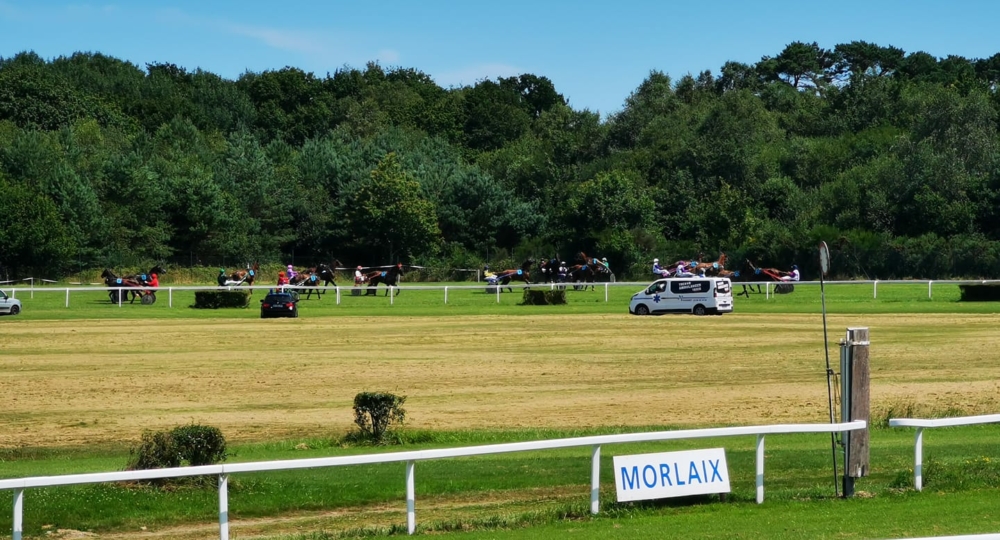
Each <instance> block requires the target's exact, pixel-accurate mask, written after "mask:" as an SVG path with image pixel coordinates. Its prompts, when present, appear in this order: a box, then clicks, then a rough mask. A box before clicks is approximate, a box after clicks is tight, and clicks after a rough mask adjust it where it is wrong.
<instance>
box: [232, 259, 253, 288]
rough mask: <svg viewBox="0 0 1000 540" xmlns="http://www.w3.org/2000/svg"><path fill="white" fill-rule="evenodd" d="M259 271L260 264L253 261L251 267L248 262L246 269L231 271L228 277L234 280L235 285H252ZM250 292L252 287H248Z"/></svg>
mask: <svg viewBox="0 0 1000 540" xmlns="http://www.w3.org/2000/svg"><path fill="white" fill-rule="evenodd" d="M259 273H260V264H258V263H253V266H252V267H251V266H250V264H249V263H247V268H246V270H237V271H235V272H233V273H232V274H231V275H230V276H229V279H230V281H235V282H236V284H237V285H243V284H244V283H246V284H247V286H248V287H252V286H253V282H254V280H256V279H257V274H259ZM250 294H253V289H250Z"/></svg>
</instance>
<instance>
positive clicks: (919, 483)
mask: <svg viewBox="0 0 1000 540" xmlns="http://www.w3.org/2000/svg"><path fill="white" fill-rule="evenodd" d="M913 488H914V489H916V490H917V491H923V489H924V428H917V436H916V441H915V443H914V445H913Z"/></svg>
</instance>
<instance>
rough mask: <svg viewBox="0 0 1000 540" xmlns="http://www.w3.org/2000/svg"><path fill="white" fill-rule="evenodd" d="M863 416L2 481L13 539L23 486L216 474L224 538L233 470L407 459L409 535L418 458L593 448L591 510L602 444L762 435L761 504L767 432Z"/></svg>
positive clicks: (18, 538) (816, 429)
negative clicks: (8, 493)
mask: <svg viewBox="0 0 1000 540" xmlns="http://www.w3.org/2000/svg"><path fill="white" fill-rule="evenodd" d="M866 427H867V424H866V423H865V422H864V421H863V420H858V421H855V422H845V423H841V424H776V425H768V426H741V427H726V428H708V429H688V430H678V431H655V432H647V433H625V434H619V435H596V436H590V437H575V438H567V439H549V440H541V441H529V442H519V443H506V444H492V445H485V446H467V447H462V448H442V449H435V450H415V451H409V452H392V453H385V454H364V455H358V456H343V457H328V458H315V459H297V460H288V461H260V462H255V463H230V464H225V465H208V466H203V467H181V468H173V469H154V470H143V471H119V472H108V473H93V474H71V475H64V476H40V477H31V478H13V479H6V480H0V490H13V492H14V510H13V512H14V520H13V538H12V540H22V535H23V531H24V523H23V515H24V499H25V497H24V491H25V490H26V489H30V488H41V487H53V486H69V485H78V484H95V483H107V482H128V481H136V480H153V479H161V478H180V477H187V476H204V475H217V476H218V477H219V488H218V489H219V538H220V539H222V540H228V538H229V493H228V489H229V488H228V486H229V483H228V480H229V475H230V474H237V473H251V472H266V471H285V470H292V469H312V468H320V467H343V466H348V465H372V464H378V463H399V462H405V463H406V526H407V530H408V531H409V533H410V534H413V533H414V532H415V531H416V527H417V518H416V497H415V492H416V481H415V477H414V472H415V468H416V462H417V461H426V460H431V459H448V458H458V457H470V456H483V455H490V454H505V453H514V452H533V451H539V450H554V449H557V448H578V447H587V446H589V447H591V461H592V465H591V476H590V511H591V513H593V514H596V513H598V511H599V509H600V496H599V495H600V487H601V483H600V482H601V475H600V473H601V464H600V462H601V446H602V445H608V444H623V443H636V442H655V441H677V440H686V439H704V438H714V437H737V436H746V435H756V436H757V453H756V487H757V503H758V504H759V503H762V502H764V437H765V436H766V435H778V434H789V433H831V432H838V431H854V430H860V429H866Z"/></svg>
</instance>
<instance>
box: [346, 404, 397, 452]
mask: <svg viewBox="0 0 1000 540" xmlns="http://www.w3.org/2000/svg"><path fill="white" fill-rule="evenodd" d="M405 402H406V396H397V395H395V394H390V393H388V392H361V393H359V394H358V395H356V396H354V423H355V424H356V425H357V426H358V430H359V434H360V438H361V439H362V440H364V441H366V442H369V443H371V444H383V443H384V442H385V440H386V434H387V433H388V431H389V428H390V427H391V426H393V425H402V424H403V422H404V421H405V420H406V410H405V409H403V403H405Z"/></svg>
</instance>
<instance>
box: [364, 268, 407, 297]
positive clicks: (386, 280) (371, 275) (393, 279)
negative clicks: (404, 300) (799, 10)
mask: <svg viewBox="0 0 1000 540" xmlns="http://www.w3.org/2000/svg"><path fill="white" fill-rule="evenodd" d="M403 272H404V270H403V263H396V266H393V267H392V268H390V269H388V270H378V271H375V272H368V274H367V275H366V276H365V280H366V281H367V282H368V290H367V291H366V292H365V296H368V295H370V294H371V295H375V294H377V292H378V291H377V289H378V284H379V283H382V284H384V285H385V286H386V289H385V295H386V296H389V290H390V288H392V287H396V294H394V295H393V296H399V279H400V278H401V277H403Z"/></svg>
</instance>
